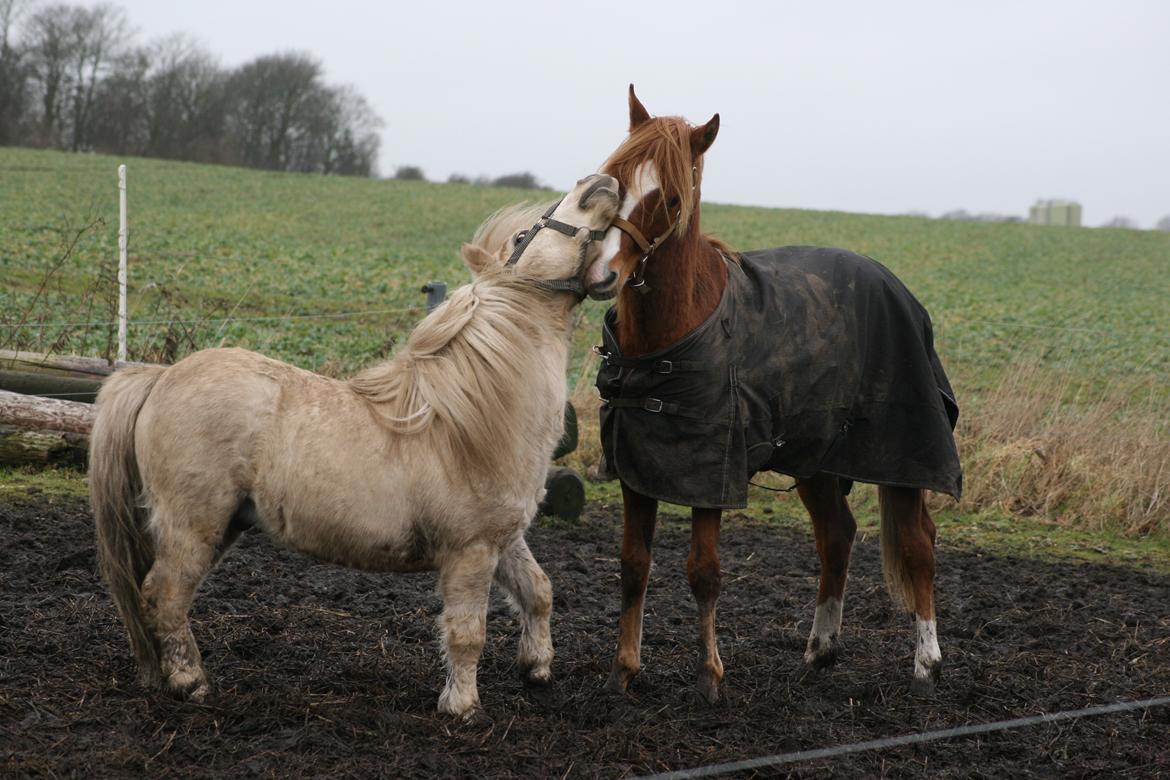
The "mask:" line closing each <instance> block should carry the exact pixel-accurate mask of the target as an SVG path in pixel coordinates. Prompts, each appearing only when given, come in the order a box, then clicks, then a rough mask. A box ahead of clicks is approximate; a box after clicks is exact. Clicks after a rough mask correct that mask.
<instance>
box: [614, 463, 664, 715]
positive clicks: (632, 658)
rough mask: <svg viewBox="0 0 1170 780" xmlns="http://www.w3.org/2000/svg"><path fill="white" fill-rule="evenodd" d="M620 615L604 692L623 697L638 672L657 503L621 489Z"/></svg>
mask: <svg viewBox="0 0 1170 780" xmlns="http://www.w3.org/2000/svg"><path fill="white" fill-rule="evenodd" d="M622 498H623V500H624V502H625V511H624V514H623V518H622V528H623V530H622V611H621V616H620V617H619V618H618V644H617V652H616V653H614V657H613V666H612V667H611V668H610V673H609V681H608V682H606V685H605V687H606V689H607V690H609V691H610V692H612V693H623V692H625V690H626V688H627V687H629V684H630V681H631V680H633V679H634V677H635V676H636V675H637V674H638V671H639V670H640V669H641V668H642V609H643V606H644V605H645V601H646V585H647V583H648V582H649V581H650V560H651V559H650V547H651V545H652V543H653V541H654V525H655V521H656V519H657V515H658V502H657V501H656V500H654V499H653V498H648V497H647V496H644V495H642V494H641V493H636V492H634V491H633V490H632V489H630V488H628V487H626V485H625V484H623V485H622Z"/></svg>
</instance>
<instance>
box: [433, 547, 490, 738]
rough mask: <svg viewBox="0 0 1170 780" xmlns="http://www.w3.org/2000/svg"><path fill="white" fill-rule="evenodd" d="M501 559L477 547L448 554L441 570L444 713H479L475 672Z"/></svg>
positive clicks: (441, 704)
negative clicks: (493, 581) (444, 661)
mask: <svg viewBox="0 0 1170 780" xmlns="http://www.w3.org/2000/svg"><path fill="white" fill-rule="evenodd" d="M498 560H499V553H498V551H497V550H496V549H495V548H494V547H491V546H488V545H486V544H473V545H470V546H468V547H465V548H463V549H460V550H452V551H451V552H450V553H448V554H447V556H446V560H444V561H443V563H442V565H441V567H440V570H439V594H440V595H441V596H442V597H443V615H442V617H440V618H439V626H440V630H441V631H442V633H443V652H444V655H445V656H446V660H447V683H446V685H445V686H443V692H442V693H440V694H439V712H445V713H447V714H448V715H459V716H462V717H463V718H465V719H470V718H471V717H473V716H474V715H475V713H476V711H477V710H478V709H479V689H478V688H477V686H476V679H475V678H476V671H477V669H478V666H479V655H480V653H481V652H483V645H484V641H485V639H486V636H487V608H488V593H489V592H490V590H491V586H492V577H493V575H494V574H495V571H496V563H497V561H498Z"/></svg>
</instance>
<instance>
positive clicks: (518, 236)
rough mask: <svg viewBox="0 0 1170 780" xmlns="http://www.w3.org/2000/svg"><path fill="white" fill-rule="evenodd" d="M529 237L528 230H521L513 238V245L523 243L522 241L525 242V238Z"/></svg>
mask: <svg viewBox="0 0 1170 780" xmlns="http://www.w3.org/2000/svg"><path fill="white" fill-rule="evenodd" d="M527 235H528V231H527V230H521V231H520V232H519V233H517V234H516V235H514V236H512V243H513V244H519V243H520V242H522V241H523V240H524V237H525V236H527Z"/></svg>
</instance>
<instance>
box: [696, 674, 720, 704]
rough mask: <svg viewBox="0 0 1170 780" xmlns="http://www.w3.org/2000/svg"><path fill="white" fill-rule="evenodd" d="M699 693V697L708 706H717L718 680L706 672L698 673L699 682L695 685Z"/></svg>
mask: <svg viewBox="0 0 1170 780" xmlns="http://www.w3.org/2000/svg"><path fill="white" fill-rule="evenodd" d="M695 687H696V688H697V689H698V691H699V695H700V696H702V697H703V699H704V700H705V701H706V702H707V703H708V704H717V703H718V702H719V680H717V679H715V676H714V675H713V674H711V673H710V672H708V671H702V672H699V680H698V682H697V683H696V684H695Z"/></svg>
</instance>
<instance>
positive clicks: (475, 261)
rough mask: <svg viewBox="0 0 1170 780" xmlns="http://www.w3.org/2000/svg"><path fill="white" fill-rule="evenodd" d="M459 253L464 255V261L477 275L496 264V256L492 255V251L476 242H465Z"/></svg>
mask: <svg viewBox="0 0 1170 780" xmlns="http://www.w3.org/2000/svg"><path fill="white" fill-rule="evenodd" d="M459 254H461V255H463V262H464V263H466V264H467V267H468V268H470V269H471V273H473V274H475V275H476V276H478V275H480V274H482V273H483V272H484V271H486V270H487V269H488V267H489V266H492V265H495V263H496V258H494V257H492V255H491V253H490V252H488V251H487V250H486V249H484V248H483V247H482V246H477V245H475V244H468V243H464V244H463V246H461V247H460V248H459Z"/></svg>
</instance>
